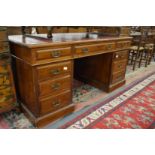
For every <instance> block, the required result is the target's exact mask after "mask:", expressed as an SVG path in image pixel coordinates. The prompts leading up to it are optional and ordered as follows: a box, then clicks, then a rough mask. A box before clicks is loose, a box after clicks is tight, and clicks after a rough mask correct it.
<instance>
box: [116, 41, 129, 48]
mask: <svg viewBox="0 0 155 155" xmlns="http://www.w3.org/2000/svg"><path fill="white" fill-rule="evenodd" d="M130 45H131V42H130V41H120V42H117V43H116V48H118V49H123V48H129V47H130Z"/></svg>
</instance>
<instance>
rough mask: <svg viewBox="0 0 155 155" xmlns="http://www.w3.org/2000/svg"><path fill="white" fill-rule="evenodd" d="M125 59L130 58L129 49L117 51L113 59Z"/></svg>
mask: <svg viewBox="0 0 155 155" xmlns="http://www.w3.org/2000/svg"><path fill="white" fill-rule="evenodd" d="M123 59H128V51H127V50H126V51H120V52H115V53H114V55H113V60H114V61H119V60H123Z"/></svg>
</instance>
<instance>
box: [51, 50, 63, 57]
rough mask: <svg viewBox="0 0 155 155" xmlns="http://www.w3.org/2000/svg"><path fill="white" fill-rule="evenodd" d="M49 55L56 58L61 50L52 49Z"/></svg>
mask: <svg viewBox="0 0 155 155" xmlns="http://www.w3.org/2000/svg"><path fill="white" fill-rule="evenodd" d="M51 56H52V57H53V58H58V57H60V56H61V51H52V53H51Z"/></svg>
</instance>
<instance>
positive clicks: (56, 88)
mask: <svg viewBox="0 0 155 155" xmlns="http://www.w3.org/2000/svg"><path fill="white" fill-rule="evenodd" d="M60 86H61V85H60V83H55V84H53V85H52V89H54V90H58V89H59V88H60Z"/></svg>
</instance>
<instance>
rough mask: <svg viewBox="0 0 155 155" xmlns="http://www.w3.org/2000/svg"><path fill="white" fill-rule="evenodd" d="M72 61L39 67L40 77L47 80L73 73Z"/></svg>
mask: <svg viewBox="0 0 155 155" xmlns="http://www.w3.org/2000/svg"><path fill="white" fill-rule="evenodd" d="M71 70H72V62H71V61H67V62H62V63H56V64H51V65H46V66H41V67H37V73H38V79H39V80H47V79H51V78H58V77H61V76H64V75H67V74H71Z"/></svg>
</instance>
